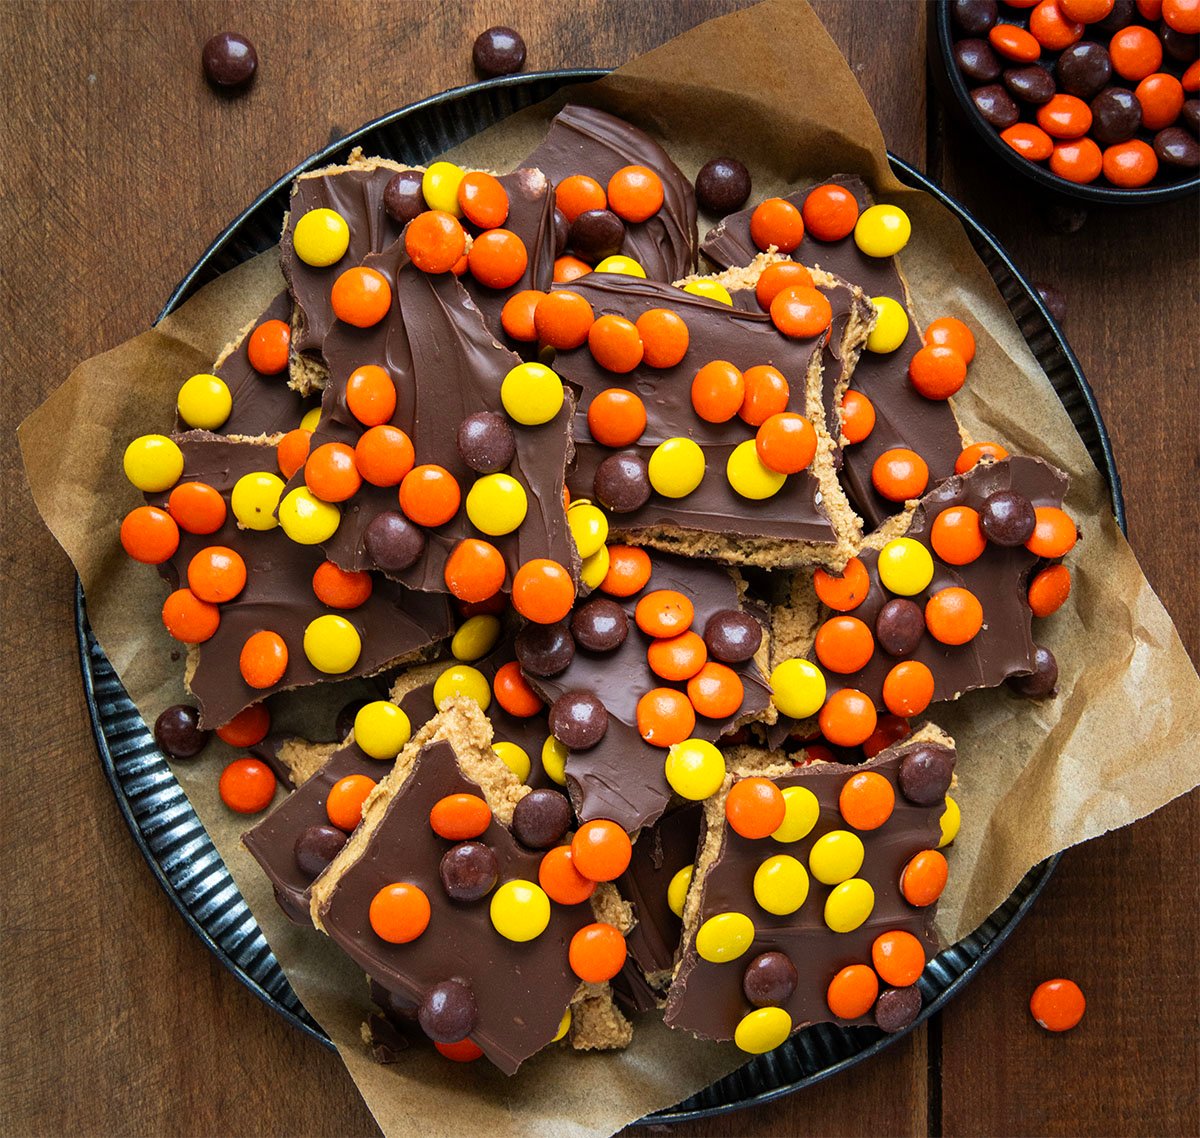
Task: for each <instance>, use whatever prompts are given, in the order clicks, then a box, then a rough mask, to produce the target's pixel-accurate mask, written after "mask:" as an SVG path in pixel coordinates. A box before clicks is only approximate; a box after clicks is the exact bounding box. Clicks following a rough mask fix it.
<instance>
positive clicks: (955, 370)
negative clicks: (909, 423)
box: [908, 344, 967, 399]
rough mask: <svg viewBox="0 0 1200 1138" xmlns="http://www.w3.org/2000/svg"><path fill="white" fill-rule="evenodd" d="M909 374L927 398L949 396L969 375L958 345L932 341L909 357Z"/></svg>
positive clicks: (946, 397) (947, 397) (914, 385)
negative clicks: (946, 344) (944, 344)
mask: <svg viewBox="0 0 1200 1138" xmlns="http://www.w3.org/2000/svg"><path fill="white" fill-rule="evenodd" d="M908 378H909V381H910V382H911V383H912V385H913V387H915V388H916V389H917V390H918V391H919V392H920V393H921V394H922V395H923V396H925V398H926V399H949V398H950V396H951V395H954V394H955V393H956V392H957V391H958V390H959V389H960V388H961V387H962V385H963V382H964V381H965V380H966V378H967V361H966V360H964V359H963V358H962V356H961V355H959V353H958V351H957V350H956V349H955V348H950V347H945V346H943V345H941V344H929V345H927V346H925V347H924V348H920V349H918V351H917V353H916V355H914V356H913V358H912V359H911V360H909V363H908Z"/></svg>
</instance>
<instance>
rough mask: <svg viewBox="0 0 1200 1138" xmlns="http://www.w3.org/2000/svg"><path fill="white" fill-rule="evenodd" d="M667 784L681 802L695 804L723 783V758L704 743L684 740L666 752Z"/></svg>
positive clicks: (718, 752)
mask: <svg viewBox="0 0 1200 1138" xmlns="http://www.w3.org/2000/svg"><path fill="white" fill-rule="evenodd" d="M665 770H666V776H667V782H668V783H670V785H671V789H672V790H673V791H675V793H676V794H678V795H679V796H680V797H681V798H689V799H691V800H692V801H693V802H698V801H699V800H700V799H702V798H708V797H709V796H710V795H712V794H716V792H717V791H718V790H720V789H721V783H723V782H724V781H725V758H724V756H723V755H722V754H721V752H720V751H718V750H717V748H716V747H714V746H713V745H712V743H709V742H707V741H705V740H704V739H685V740H684V741H683V742H682V743H675V744H674V745H673V746H672V747H671V748H670V749H669V750H668V751H667V759H666V763H665Z"/></svg>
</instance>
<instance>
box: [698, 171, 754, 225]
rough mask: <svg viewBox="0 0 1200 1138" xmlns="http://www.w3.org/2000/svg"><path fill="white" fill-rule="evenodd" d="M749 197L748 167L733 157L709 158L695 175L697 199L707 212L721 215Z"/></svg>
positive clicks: (740, 204)
mask: <svg viewBox="0 0 1200 1138" xmlns="http://www.w3.org/2000/svg"><path fill="white" fill-rule="evenodd" d="M749 197H750V171H749V170H747V169H746V167H745V166H743V165H742V163H741V162H739V161H738V160H737V159H736V158H710V159H709V160H708V161H707V162H705V163H704V165H703V166H701V167H700V173H698V174H697V175H696V202H697V204H698V205H699V206H700V208H701V209H703V210H704V211H705V212H707V213H711V214H715V215H716V216H717V217H724V216H725V215H726V214H727V213H733V211H734V210H735V209H741V208H742V206H744V205H745V204H746V199H747V198H749Z"/></svg>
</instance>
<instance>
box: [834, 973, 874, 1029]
mask: <svg viewBox="0 0 1200 1138" xmlns="http://www.w3.org/2000/svg"><path fill="white" fill-rule="evenodd" d="M878 995H879V977H878V976H876V975H875V970H874V969H873V968H870V967H868V966H867V965H866V964H850V965H847V967H845V968H843V969H842V970H841V971H840V972H839V973H838V974H837V975H836V976H835V977H834V978H833V979H832V980H831V981H830V982H829V989H828V991H827V992H826V993H825V1002H826V1003H827V1004H828V1005H829V1010H830V1011H831V1012H833V1014H834V1015H835V1016H837V1017H838V1019H861V1018H862V1017H863V1016H865V1015H866V1014H867V1013H868V1012H869V1011H870V1010H871V1009H872V1008H873V1007H874V1006H875V999H876V997H877V996H878Z"/></svg>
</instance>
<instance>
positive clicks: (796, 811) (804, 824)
mask: <svg viewBox="0 0 1200 1138" xmlns="http://www.w3.org/2000/svg"><path fill="white" fill-rule="evenodd" d="M820 815H821V804H820V803H819V802H818V801H817V796H816V795H815V794H813V792H812V791H811V790H809V789H808V787H807V786H788V787H785V788H784V791H783V821H782V822H780V823H779V829H778V830H776V831H775V832H774V833H773V834H772V835H771V837H773V838H774V839H775V840H776V841H777V842H798V841H799V840H800V839H801V838H807V837H808V835H809V834H810V833H812V828H813V827H814V826H815V825H816V824H817V818H819V817H820Z"/></svg>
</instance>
